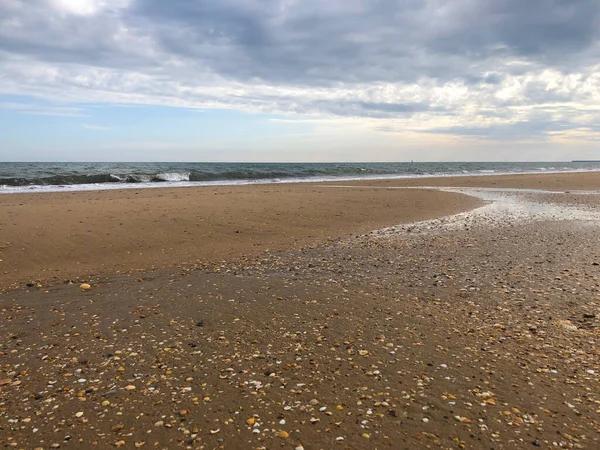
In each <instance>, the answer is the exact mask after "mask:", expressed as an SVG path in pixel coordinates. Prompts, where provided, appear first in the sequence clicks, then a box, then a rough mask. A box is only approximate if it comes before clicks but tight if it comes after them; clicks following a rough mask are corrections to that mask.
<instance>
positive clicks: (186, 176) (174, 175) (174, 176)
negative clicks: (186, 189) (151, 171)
mask: <svg viewBox="0 0 600 450" xmlns="http://www.w3.org/2000/svg"><path fill="white" fill-rule="evenodd" d="M156 178H158V179H160V180H164V181H190V172H185V173H180V172H163V173H158V174H156Z"/></svg>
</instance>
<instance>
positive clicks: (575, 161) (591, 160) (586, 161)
mask: <svg viewBox="0 0 600 450" xmlns="http://www.w3.org/2000/svg"><path fill="white" fill-rule="evenodd" d="M571 162H574V163H589V162H593V163H600V159H574V160H573V161H571Z"/></svg>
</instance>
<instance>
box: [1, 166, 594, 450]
mask: <svg viewBox="0 0 600 450" xmlns="http://www.w3.org/2000/svg"><path fill="white" fill-rule="evenodd" d="M419 183H420V185H421V186H442V187H443V190H441V191H440V190H425V189H403V188H404V187H417V186H418V185H419ZM336 184H337V185H338V187H334V186H332V184H328V185H326V186H318V185H308V184H307V185H268V186H237V187H218V188H217V187H210V188H180V189H169V190H165V189H146V190H123V191H98V192H81V193H59V194H20V195H5V196H3V195H0V211H1V214H0V227H1V228H0V259H2V262H0V270H1V271H2V272H1V273H2V278H0V283H1V284H0V285H1V286H2V291H3V293H2V294H0V313H1V314H0V444H2V445H3V446H5V447H7V448H24V449H30V448H31V449H33V448H38V449H39V448H42V449H51V448H73V449H80V448H156V449H170V448H190V449H196V448H198V449H295V450H301V449H306V450H311V449H332V448H340V449H416V448H443V449H467V448H473V449H523V448H553V449H554V448H586V449H597V448H600V350H599V347H598V338H599V337H600V328H599V325H600V320H599V319H598V317H599V314H600V255H599V254H598V248H600V229H599V226H600V201H599V200H598V199H599V198H600V196H599V194H598V193H595V192H593V191H597V190H600V173H581V174H548V175H539V176H538V175H535V176H530V175H521V176H493V177H488V176H486V177H468V178H467V177H456V178H437V179H433V178H431V179H419V180H385V181H381V180H380V181H362V182H360V183H359V182H340V183H336ZM342 185H344V186H353V187H348V188H344V187H340V186H342ZM449 187H453V188H459V189H448V188H449ZM490 187H491V188H494V190H488V189H485V188H490ZM461 188H462V189H461ZM515 189H541V190H544V192H535V191H515ZM546 191H552V192H546ZM580 191H585V192H580ZM84 283H85V284H84Z"/></svg>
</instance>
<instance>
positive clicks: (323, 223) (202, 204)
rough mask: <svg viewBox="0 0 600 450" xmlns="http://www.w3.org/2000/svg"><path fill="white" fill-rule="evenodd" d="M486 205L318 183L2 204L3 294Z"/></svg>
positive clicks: (64, 196)
mask: <svg viewBox="0 0 600 450" xmlns="http://www.w3.org/2000/svg"><path fill="white" fill-rule="evenodd" d="M479 204H480V202H479V201H478V200H476V199H473V198H469V197H465V196H462V195H460V194H448V193H439V192H432V191H410V192H409V191H403V192H399V191H398V190H390V191H388V190H372V189H364V190H362V189H359V190H357V189H335V190H333V189H327V188H322V187H319V186H316V185H312V184H296V185H262V186H220V187H198V188H175V189H140V190H118V191H116V190H110V191H92V192H89V191H88V192H70V193H43V194H14V195H13V194H11V195H0V259H2V261H1V262H0V285H4V286H7V285H9V284H11V283H15V282H17V283H27V282H30V281H32V280H52V279H54V280H57V279H58V280H61V281H62V280H63V279H65V278H74V277H78V276H85V275H90V274H110V273H114V272H116V271H130V270H136V269H141V270H148V269H152V268H159V267H170V266H174V265H181V264H189V263H194V262H198V261H214V260H221V259H225V258H230V257H240V256H242V255H254V254H257V253H260V252H263V251H266V250H275V249H281V248H284V247H285V248H290V249H292V248H297V247H299V246H303V245H307V244H311V243H317V242H321V241H323V240H326V239H329V238H337V237H342V236H347V235H349V234H352V233H364V232H367V231H370V230H372V229H377V228H381V227H385V226H390V225H394V224H397V223H407V222H412V221H417V220H425V219H430V218H433V217H438V216H444V215H448V214H454V213H456V212H459V211H464V210H468V209H470V208H473V207H474V206H477V205H479Z"/></svg>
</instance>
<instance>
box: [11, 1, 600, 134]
mask: <svg viewBox="0 0 600 450" xmlns="http://www.w3.org/2000/svg"><path fill="white" fill-rule="evenodd" d="M0 7H1V8H3V9H5V10H6V11H8V14H5V15H4V16H3V17H0V62H1V64H0V94H7V95H20V96H23V95H32V96H36V97H39V98H43V99H48V100H51V101H53V102H60V103H62V104H64V103H65V102H70V103H73V104H75V103H85V102H101V103H116V104H152V105H169V106H179V107H188V108H202V109H210V108H220V109H236V110H243V111H252V112H261V113H276V114H282V115H287V116H289V117H292V116H294V115H300V116H301V117H302V120H306V118H307V116H313V117H314V118H315V120H324V118H325V119H329V120H332V118H334V119H335V120H337V121H341V122H343V123H352V124H354V125H353V126H358V124H360V126H361V127H363V128H364V127H369V129H371V130H380V131H385V132H386V133H387V134H389V133H397V132H403V133H405V132H413V133H444V134H455V135H462V136H476V137H477V138H484V137H486V136H487V137H489V138H492V139H525V136H527V139H540V140H544V139H549V138H553V137H554V136H556V135H561V136H567V135H571V136H579V137H580V138H587V137H589V138H592V137H593V133H594V130H596V129H600V111H598V107H597V106H596V105H597V104H598V103H599V101H600V75H599V74H600V65H598V64H597V59H596V58H595V55H597V52H598V50H599V48H600V45H599V42H600V41H599V34H598V33H599V32H598V27H597V26H596V21H597V20H598V18H599V17H600V12H599V11H600V7H599V4H598V2H597V1H593V0H581V1H580V2H578V3H577V4H574V5H571V6H569V7H568V8H567V7H566V6H565V5H564V4H563V2H561V1H558V0H530V1H529V2H522V0H504V1H503V2H491V1H490V2H487V1H483V2H480V1H475V0H457V1H455V2H448V1H443V0H430V1H427V2H423V1H421V0H403V1H391V0H381V1H379V2H370V1H367V0H351V1H348V0H346V1H343V2H342V1H338V0H331V1H327V2H322V1H317V0H305V1H296V0H294V1H292V0H261V1H259V0H223V1H219V2H216V1H214V0H211V1H209V0H198V1H195V2H190V1H187V0H172V1H169V2H164V1H162V0H145V1H129V0H31V1H30V2H14V1H12V0H0ZM540 8H543V9H544V11H545V14H544V15H543V16H540V15H539V10H540ZM3 107H11V106H3ZM11 108H12V109H20V110H21V111H23V112H26V113H28V114H36V113H37V114H42V113H52V112H54V113H61V112H62V113H63V114H83V111H82V110H81V109H79V108H76V107H71V110H69V109H65V107H61V108H59V109H56V108H58V107H49V106H40V107H37V109H36V107H33V106H31V105H25V106H23V105H20V106H19V105H15V104H13V105H12V107H11ZM52 108H54V109H52ZM311 120H312V119H311Z"/></svg>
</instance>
